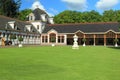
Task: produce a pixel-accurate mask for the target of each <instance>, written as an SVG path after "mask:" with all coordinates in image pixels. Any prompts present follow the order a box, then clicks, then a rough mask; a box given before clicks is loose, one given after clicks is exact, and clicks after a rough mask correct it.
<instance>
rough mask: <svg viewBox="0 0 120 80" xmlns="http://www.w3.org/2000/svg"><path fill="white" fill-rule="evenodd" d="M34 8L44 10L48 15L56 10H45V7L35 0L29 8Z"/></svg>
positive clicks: (51, 14) (53, 13)
mask: <svg viewBox="0 0 120 80" xmlns="http://www.w3.org/2000/svg"><path fill="white" fill-rule="evenodd" d="M36 8H40V9H41V10H44V11H45V12H46V13H47V14H48V15H49V16H50V17H51V16H54V15H55V13H57V10H55V9H53V8H50V10H51V12H48V11H46V9H45V7H44V6H43V5H42V4H41V3H40V2H39V1H38V0H36V1H35V2H34V3H33V4H32V7H31V9H32V10H34V9H36Z"/></svg>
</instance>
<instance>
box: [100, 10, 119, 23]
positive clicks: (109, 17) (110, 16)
mask: <svg viewBox="0 0 120 80" xmlns="http://www.w3.org/2000/svg"><path fill="white" fill-rule="evenodd" d="M102 19H103V21H104V22H111V21H112V22H113V21H114V22H115V21H117V15H116V11H113V10H107V11H104V12H103V18H102Z"/></svg>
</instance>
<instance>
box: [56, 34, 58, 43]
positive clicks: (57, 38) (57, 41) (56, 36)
mask: <svg viewBox="0 0 120 80" xmlns="http://www.w3.org/2000/svg"><path fill="white" fill-rule="evenodd" d="M56 43H58V35H56Z"/></svg>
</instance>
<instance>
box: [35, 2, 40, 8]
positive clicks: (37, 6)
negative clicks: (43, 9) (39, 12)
mask: <svg viewBox="0 0 120 80" xmlns="http://www.w3.org/2000/svg"><path fill="white" fill-rule="evenodd" d="M35 2H39V0H35ZM36 8H39V5H38V4H36Z"/></svg>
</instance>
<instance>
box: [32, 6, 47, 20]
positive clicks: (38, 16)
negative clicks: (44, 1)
mask: <svg viewBox="0 0 120 80" xmlns="http://www.w3.org/2000/svg"><path fill="white" fill-rule="evenodd" d="M33 14H34V15H35V20H42V19H41V15H42V14H46V15H47V16H48V14H47V13H46V12H45V11H44V10H41V9H39V8H36V9H35V10H34V11H33ZM47 16H46V17H47Z"/></svg>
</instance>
